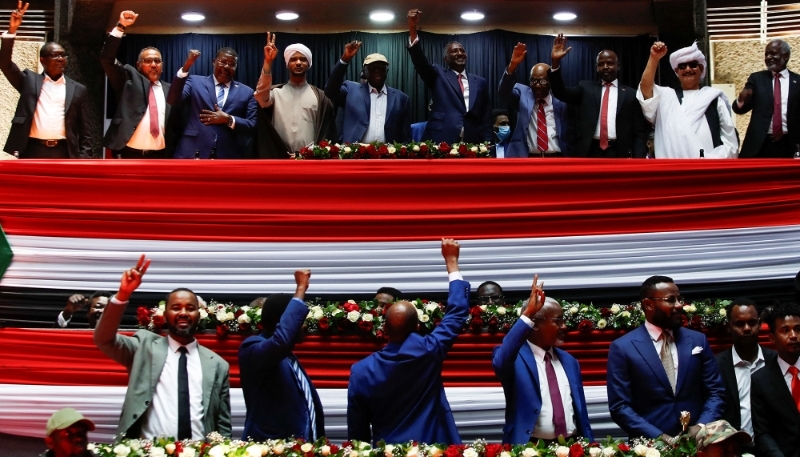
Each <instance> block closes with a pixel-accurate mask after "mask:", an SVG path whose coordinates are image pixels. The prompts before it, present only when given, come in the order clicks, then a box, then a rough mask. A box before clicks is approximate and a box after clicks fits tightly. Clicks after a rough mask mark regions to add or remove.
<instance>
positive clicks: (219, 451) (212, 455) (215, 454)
mask: <svg viewBox="0 0 800 457" xmlns="http://www.w3.org/2000/svg"><path fill="white" fill-rule="evenodd" d="M208 455H209V457H225V449H223V448H222V446H220V445H219V444H218V445H216V446H214V447H212V448H211V449H209V450H208Z"/></svg>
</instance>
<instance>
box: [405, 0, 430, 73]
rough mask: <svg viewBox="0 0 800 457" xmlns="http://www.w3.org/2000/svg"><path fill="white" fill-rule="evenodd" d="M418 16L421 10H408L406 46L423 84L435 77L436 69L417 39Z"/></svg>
mask: <svg viewBox="0 0 800 457" xmlns="http://www.w3.org/2000/svg"><path fill="white" fill-rule="evenodd" d="M420 17H422V11H420V10H418V9H413V10H410V11H409V12H408V37H409V44H410V45H411V46H409V47H408V54H409V55H410V56H411V63H412V64H414V70H416V71H417V74H418V75H419V77H420V78H422V81H423V82H424V83H425V84H428V85H430V84H432V83H433V81H434V80H435V79H436V69H435V68H434V67H433V65H431V63H430V62H429V61H428V58H427V57H425V51H423V50H422V46H421V45H420V44H419V41H418V40H417V38H418V36H417V25H418V24H419V19H420Z"/></svg>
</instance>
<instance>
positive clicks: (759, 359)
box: [731, 346, 766, 366]
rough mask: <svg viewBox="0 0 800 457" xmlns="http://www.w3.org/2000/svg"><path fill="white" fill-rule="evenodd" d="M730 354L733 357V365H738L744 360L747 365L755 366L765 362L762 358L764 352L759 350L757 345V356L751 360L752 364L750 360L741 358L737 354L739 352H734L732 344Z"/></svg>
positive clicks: (759, 347) (734, 347)
mask: <svg viewBox="0 0 800 457" xmlns="http://www.w3.org/2000/svg"><path fill="white" fill-rule="evenodd" d="M731 355H732V359H733V366H736V365H739V364H740V363H742V362H745V363H747V364H748V365H756V366H758V365H761V364H763V363H765V362H766V361H765V360H764V353H763V352H762V351H761V346H758V356H756V359H755V360H754V361H753V363H752V364H751V363H750V362H748V361H747V360H744V359H742V358H741V357H740V356H739V353H738V352H736V346H732V347H731Z"/></svg>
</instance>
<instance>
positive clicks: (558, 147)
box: [497, 43, 570, 157]
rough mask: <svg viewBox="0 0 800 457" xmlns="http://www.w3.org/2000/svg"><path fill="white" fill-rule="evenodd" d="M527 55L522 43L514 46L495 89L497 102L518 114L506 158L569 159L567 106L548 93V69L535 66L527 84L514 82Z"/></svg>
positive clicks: (539, 65) (544, 65)
mask: <svg viewBox="0 0 800 457" xmlns="http://www.w3.org/2000/svg"><path fill="white" fill-rule="evenodd" d="M527 52H528V51H527V50H526V46H525V44H524V43H517V45H516V46H515V47H514V52H513V53H512V55H511V63H509V64H508V68H507V69H506V71H505V72H504V73H503V78H502V79H501V80H500V87H499V88H498V89H497V96H498V97H499V98H500V100H501V101H502V102H503V103H504V104H506V105H507V106H508V107H509V109H512V110H516V111H517V127H516V128H515V129H514V135H513V136H512V137H511V143H510V144H509V146H508V151H507V153H506V157H564V156H569V153H570V150H569V143H568V141H567V130H568V126H567V123H568V121H567V105H566V103H564V102H562V101H561V100H559V99H557V98H555V97H554V96H553V94H551V93H550V80H549V78H548V70H549V69H550V67H549V66H548V65H547V64H543V63H539V64H536V65H534V66H533V68H531V76H530V85H528V86H525V85H522V84H518V83H517V84H515V83H514V78H515V73H516V71H517V67H518V66H519V64H520V63H522V62H523V61H524V60H525V54H527ZM540 117H541V119H540Z"/></svg>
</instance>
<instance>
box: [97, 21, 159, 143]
mask: <svg viewBox="0 0 800 457" xmlns="http://www.w3.org/2000/svg"><path fill="white" fill-rule="evenodd" d="M120 41H121V39H120V38H117V37H115V36H114V35H108V37H106V42H105V44H103V50H102V51H100V65H101V66H102V67H103V71H105V73H106V76H107V77H108V84H109V85H110V86H111V88H112V89H113V90H114V95H115V97H116V99H117V111H116V113H114V117H113V118H112V119H111V124H109V126H108V130H107V131H106V134H105V136H104V137H103V146H105V147H107V148H109V149H111V150H112V151H119V150H120V149H123V148H124V147H125V146H126V145H127V144H128V142H129V141H130V140H131V137H132V136H133V131H134V130H136V127H138V126H139V123H140V122H142V118H143V117H144V113H145V112H147V110H148V107H149V103H148V97H149V95H150V80H149V79H147V78H146V77H145V76H144V75H143V74H141V73H139V70H137V69H136V67H134V66H132V65H123V64H122V63H120V62H119V61H118V60H117V58H116V56H117V50H118V49H119V43H120ZM161 90H162V91H164V100H165V101H166V100H167V93H168V92H169V83H168V82H165V81H161ZM171 111H172V107H171V106H170V104H169V102H168V101H167V106H166V107H165V108H164V116H165V119H164V136H165V138H164V140H165V143H166V144H167V145H169V144H170V143H171V141H170V137H171V133H170V130H169V129H168V128H167V126H168V125H169V121H170V114H171Z"/></svg>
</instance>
